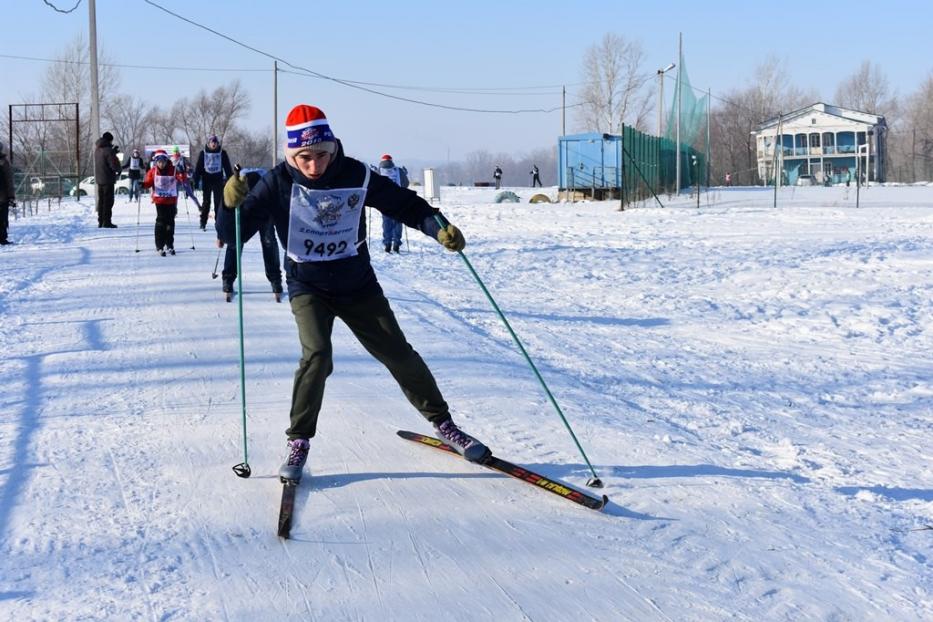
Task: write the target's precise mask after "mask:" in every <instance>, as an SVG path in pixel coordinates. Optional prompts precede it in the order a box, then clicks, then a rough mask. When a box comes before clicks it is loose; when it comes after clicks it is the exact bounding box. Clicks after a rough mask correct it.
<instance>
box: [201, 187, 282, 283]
mask: <svg viewBox="0 0 933 622" xmlns="http://www.w3.org/2000/svg"><path fill="white" fill-rule="evenodd" d="M231 172H232V171H231ZM243 176H244V177H245V178H246V183H247V185H248V186H249V188H250V189H252V188H253V187H254V186H255V185H256V184H257V183H259V180H260V179H261V178H262V175H261V174H260V173H258V172H256V171H250V172H248V173H245V174H244V175H243ZM205 202H206V201H205ZM216 205H217V206H218V207H217V208H215V210H216V211H215V218H214V228H215V229H216V231H217V247H218V248H223V247H224V242H223V231H224V227H225V226H227V223H225V222H224V219H232V218H233V212H231V211H230V210H225V209H223V208H222V207H220V206H222V205H223V202H222V201H219V202H217V203H216ZM234 226H235V225H234ZM258 233H259V243H260V244H261V245H262V262H263V264H264V265H265V268H266V278H267V279H269V284H270V285H271V286H272V293H273V295H274V296H275V300H276V302H278V301H280V300H281V295H282V260H281V257H280V256H279V244H278V242H277V241H276V239H275V223H273V221H272V218H267V219H266V220H265V221H263V222H261V223H260V224H259V230H258ZM252 237H253V234H252V233H250V234H249V235H248V236H243V235H241V236H240V238H241V239H240V244H241V245H242V246H245V245H246V243H247V242H249V240H250V238H252ZM226 246H227V251H226V253H225V254H224V268H223V272H221V275H220V277H221V279H222V281H221V289H222V290H223V292H224V294H225V296H226V299H227V302H230V300H231V298H232V297H233V282H234V281H235V280H236V277H237V271H236V245H235V244H227V245H226Z"/></svg>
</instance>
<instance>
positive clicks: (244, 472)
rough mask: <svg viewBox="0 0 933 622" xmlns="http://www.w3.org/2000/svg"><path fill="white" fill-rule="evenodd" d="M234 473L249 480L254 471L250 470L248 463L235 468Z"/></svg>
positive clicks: (242, 463)
mask: <svg viewBox="0 0 933 622" xmlns="http://www.w3.org/2000/svg"><path fill="white" fill-rule="evenodd" d="M233 472H234V473H236V476H237V477H242V478H247V477H249V476H250V475H252V474H253V470H252V469H251V468H249V463H248V462H241V463H240V464H237V465H236V466H234V467H233Z"/></svg>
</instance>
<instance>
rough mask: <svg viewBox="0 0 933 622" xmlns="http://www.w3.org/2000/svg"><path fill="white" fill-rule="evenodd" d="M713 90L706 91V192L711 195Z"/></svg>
mask: <svg viewBox="0 0 933 622" xmlns="http://www.w3.org/2000/svg"><path fill="white" fill-rule="evenodd" d="M712 103H713V89H712V88H709V87H707V89H706V192H707V195H708V194H709V159H710V155H711V154H712V150H713V148H712V142H711V141H710V125H711V123H710V121H711V119H712V114H713V113H712Z"/></svg>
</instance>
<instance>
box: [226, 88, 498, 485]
mask: <svg viewBox="0 0 933 622" xmlns="http://www.w3.org/2000/svg"><path fill="white" fill-rule="evenodd" d="M285 129H286V132H287V134H288V139H287V144H286V146H285V161H284V162H282V163H280V164H278V165H277V166H276V167H275V168H273V169H272V170H271V171H270V172H269V173H268V174H267V175H266V176H265V177H263V178H262V179H261V180H260V181H259V183H257V184H256V185H255V187H253V189H252V190H250V189H249V187H248V185H247V183H246V180H245V179H243V178H241V177H240V176H239V175H237V174H234V176H233V177H231V178H230V179H229V180H228V181H227V184H226V186H225V187H224V204H225V206H226V207H230V208H233V207H236V206H239V207H240V212H241V218H242V225H241V226H242V228H243V233H244V234H245V235H247V236H248V235H251V233H252V232H255V230H256V229H257V228H258V226H259V224H260V223H262V222H263V220H264V219H265V218H268V217H271V218H272V219H273V221H274V222H275V229H276V232H277V233H278V236H279V241H280V242H281V244H282V246H283V247H284V248H285V254H286V257H285V280H286V285H287V287H288V297H289V303H290V304H291V308H292V314H293V315H294V316H295V323H296V324H297V326H298V339H299V341H300V343H301V350H302V355H301V360H300V362H299V364H298V369H297V371H296V372H295V381H294V387H293V389H292V405H291V413H290V426H289V427H288V429H287V430H286V434H287V436H288V455H287V457H286V459H285V462H284V464H283V465H282V467H281V468H280V470H279V476H280V477H281V478H282V479H283V480H298V479H300V478H301V472H302V469H303V467H304V464H305V461H306V460H307V457H308V448H309V439H311V438H313V437H314V435H315V432H316V428H317V419H318V414H319V411H320V409H321V403H322V400H323V397H324V384H325V381H326V380H327V376H329V375H330V373H331V371H332V370H333V352H332V345H331V332H332V330H333V324H334V319H336V318H340V319H341V320H342V321H343V322H344V323H345V324H346V325H347V327H348V328H349V329H350V331H351V332H353V334H354V335H355V336H356V338H357V339H358V340H359V341H360V343H361V344H362V345H363V347H364V348H366V350H367V351H368V352H369V353H370V354H371V355H372V356H373V357H374V358H376V360H378V361H379V362H380V363H382V364H383V365H385V367H386V368H387V369H388V370H389V372H390V373H391V374H392V376H393V377H394V378H395V380H396V382H398V384H399V386H400V387H401V389H402V392H403V393H404V394H405V397H407V398H408V401H409V402H410V403H411V404H412V406H414V407H415V408H416V409H417V410H418V411H419V412H420V413H421V414H422V416H424V418H425V419H427V420H428V421H429V422H431V423H432V424H433V425H434V427H435V430H436V433H437V435H438V437H439V438H440V439H441V440H443V441H445V442H447V443H448V444H450V445H451V446H453V447H454V448H455V449H456V450H457V451H458V452H459V453H460V454H461V455H463V456H464V458H466V459H467V460H471V461H474V462H482V461H484V460H485V459H486V458H487V457H488V456H489V455H490V452H489V449H488V448H487V447H486V446H485V445H484V444H483V443H481V442H480V441H478V440H477V439H475V438H473V437H472V436H470V435H468V434H466V433H465V432H463V431H462V430H460V428H459V427H457V425H456V424H455V423H454V422H453V419H452V418H451V415H450V410H449V408H448V406H447V402H445V401H444V398H443V396H442V395H441V392H440V390H439V389H438V387H437V382H436V381H435V380H434V376H433V375H432V374H431V371H430V370H429V369H428V367H427V365H426V364H425V362H424V361H423V360H422V358H421V356H420V355H419V354H418V353H417V352H416V351H415V350H414V348H412V347H411V345H410V344H409V343H408V341H407V340H406V339H405V335H404V333H403V332H402V329H401V328H400V327H399V325H398V322H397V321H396V319H395V315H394V314H393V313H392V309H391V308H390V307H389V302H388V300H387V299H386V297H385V295H384V294H383V292H382V287H381V286H380V285H379V282H378V281H377V280H376V274H375V272H374V271H373V268H372V265H371V264H370V255H369V249H368V248H367V244H366V219H365V218H364V209H363V208H364V206H366V205H368V206H371V207H374V208H376V209H377V210H379V211H380V212H382V213H384V214H388V215H389V216H391V217H393V218H395V219H397V220H399V221H401V222H403V223H404V224H406V225H408V226H409V227H412V228H414V229H418V230H420V231H422V232H423V233H424V234H426V235H428V236H431V237H433V238H435V239H437V240H438V242H440V243H441V244H442V245H443V246H444V247H445V248H447V249H449V250H451V251H460V250H462V249H463V247H464V245H465V244H466V242H465V241H464V238H463V234H462V233H461V232H460V230H459V229H457V228H456V227H455V226H453V225H452V224H446V226H444V227H441V226H440V225H439V224H438V223H437V221H436V220H435V215H436V214H439V212H438V211H437V210H435V209H434V208H432V207H431V206H430V205H429V204H428V203H427V202H426V201H424V199H422V198H421V197H419V196H418V195H417V194H416V193H415V192H413V191H411V190H408V189H405V188H401V187H399V186H398V185H396V184H395V183H394V182H392V181H391V180H389V179H387V178H385V177H382V176H381V175H374V174H372V172H371V170H370V168H369V166H367V165H366V164H364V163H362V162H360V161H359V160H355V159H353V158H350V157H348V156H346V155H345V154H344V152H343V146H342V145H341V143H340V141H339V140H337V138H335V137H334V134H333V132H332V131H331V128H330V125H329V123H328V121H327V118H326V117H325V116H324V113H323V112H322V111H321V110H320V109H318V108H315V107H313V106H308V105H304V104H302V105H299V106H295V107H294V108H293V109H292V110H291V111H290V112H289V114H288V117H287V119H286V121H285ZM232 220H234V219H226V218H225V219H224V221H225V223H229V222H230V221H232ZM445 222H446V221H445ZM224 229H225V230H224V236H225V242H227V243H228V244H230V243H235V235H234V230H233V229H232V227H231V226H229V225H228V226H225V227H224Z"/></svg>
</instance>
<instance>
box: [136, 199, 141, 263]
mask: <svg viewBox="0 0 933 622" xmlns="http://www.w3.org/2000/svg"><path fill="white" fill-rule="evenodd" d="M140 198H141V195H140V194H139V191H138V190H137V191H136V252H137V253H138V252H139V210H140V208H141V207H140Z"/></svg>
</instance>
